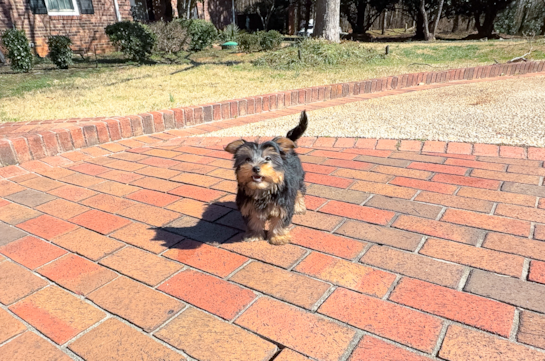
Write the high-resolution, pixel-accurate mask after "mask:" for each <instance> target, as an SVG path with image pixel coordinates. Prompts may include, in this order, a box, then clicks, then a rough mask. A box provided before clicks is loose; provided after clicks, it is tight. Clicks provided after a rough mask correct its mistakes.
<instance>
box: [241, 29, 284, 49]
mask: <svg viewBox="0 0 545 361" xmlns="http://www.w3.org/2000/svg"><path fill="white" fill-rule="evenodd" d="M282 40H284V37H283V36H282V34H280V33H279V32H278V31H276V30H270V31H258V32H256V33H253V34H246V33H244V34H241V35H239V45H240V48H241V49H242V51H244V52H246V53H253V52H256V51H262V50H264V51H269V50H274V49H277V48H278V47H280V44H282Z"/></svg>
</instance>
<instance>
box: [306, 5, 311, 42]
mask: <svg viewBox="0 0 545 361" xmlns="http://www.w3.org/2000/svg"><path fill="white" fill-rule="evenodd" d="M305 10H306V11H305V35H306V34H307V32H308V25H309V21H310V11H311V10H312V0H307V4H306V9H305Z"/></svg>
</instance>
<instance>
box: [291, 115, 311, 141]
mask: <svg viewBox="0 0 545 361" xmlns="http://www.w3.org/2000/svg"><path fill="white" fill-rule="evenodd" d="M307 126H308V117H307V112H306V111H304V110H303V111H302V112H301V117H300V118H299V124H298V125H297V126H296V127H295V128H293V129H292V130H290V131H289V132H288V134H287V135H286V138H288V139H289V140H291V141H292V142H295V141H296V140H297V139H299V138H301V136H302V135H303V133H304V132H305V131H306V130H307Z"/></svg>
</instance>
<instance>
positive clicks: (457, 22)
mask: <svg viewBox="0 0 545 361" xmlns="http://www.w3.org/2000/svg"><path fill="white" fill-rule="evenodd" d="M459 29H460V15H456V16H455V17H454V22H453V24H452V32H453V33H455V32H457V31H458V30H459Z"/></svg>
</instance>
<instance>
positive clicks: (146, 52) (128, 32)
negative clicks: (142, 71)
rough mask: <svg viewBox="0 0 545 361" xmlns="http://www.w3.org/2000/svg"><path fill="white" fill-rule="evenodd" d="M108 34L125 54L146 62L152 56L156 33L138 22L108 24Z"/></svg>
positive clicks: (140, 61)
mask: <svg viewBox="0 0 545 361" xmlns="http://www.w3.org/2000/svg"><path fill="white" fill-rule="evenodd" d="M106 35H108V37H109V38H110V41H111V42H112V43H113V44H114V45H116V46H119V47H120V48H121V51H122V52H123V53H124V54H125V55H127V56H128V57H130V58H131V59H132V60H135V61H138V62H139V63H143V62H145V61H146V60H147V59H148V58H149V57H150V56H151V53H152V50H153V46H154V45H155V35H154V34H153V33H152V32H151V31H150V30H149V29H148V28H147V27H146V26H144V25H142V24H140V23H137V22H132V21H121V22H119V23H114V24H111V25H108V26H106Z"/></svg>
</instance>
